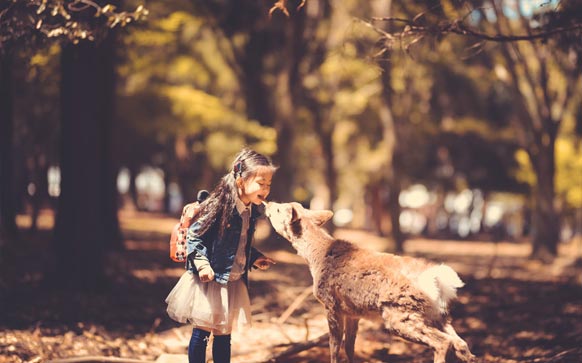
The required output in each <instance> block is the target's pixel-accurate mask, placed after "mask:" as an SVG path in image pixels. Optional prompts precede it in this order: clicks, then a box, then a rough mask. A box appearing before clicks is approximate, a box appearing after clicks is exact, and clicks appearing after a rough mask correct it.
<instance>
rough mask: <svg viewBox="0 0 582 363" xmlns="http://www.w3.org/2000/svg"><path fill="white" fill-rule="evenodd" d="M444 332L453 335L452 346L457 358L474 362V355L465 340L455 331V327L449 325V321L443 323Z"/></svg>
mask: <svg viewBox="0 0 582 363" xmlns="http://www.w3.org/2000/svg"><path fill="white" fill-rule="evenodd" d="M443 330H444V331H445V333H447V334H449V335H450V336H452V337H453V347H454V348H455V355H456V356H457V358H459V359H461V360H462V361H463V362H474V361H475V359H476V358H475V356H474V355H473V353H471V351H470V350H469V346H468V345H467V342H465V341H464V340H463V339H462V338H461V337H460V336H459V335H458V334H457V332H456V331H455V328H453V326H452V325H451V322H450V321H447V322H446V323H445V326H444V329H443Z"/></svg>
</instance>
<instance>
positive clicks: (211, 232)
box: [186, 208, 262, 284]
mask: <svg viewBox="0 0 582 363" xmlns="http://www.w3.org/2000/svg"><path fill="white" fill-rule="evenodd" d="M259 216H260V212H259V211H258V208H252V209H251V215H250V218H249V230H248V233H247V241H246V246H245V247H246V248H245V252H246V257H247V261H246V265H245V273H244V274H243V277H242V278H243V279H244V280H245V281H246V282H247V283H248V278H247V272H248V271H249V269H250V268H251V266H252V265H253V263H254V262H255V261H256V260H257V258H259V257H260V256H262V254H261V253H260V252H259V251H258V250H256V249H255V248H254V247H252V246H251V242H252V240H253V235H254V233H255V227H256V223H257V218H258V217H259ZM219 225H220V220H219V219H217V220H216V221H215V222H214V223H213V224H212V226H211V227H210V228H209V229H208V230H207V231H206V233H204V234H203V235H199V233H198V231H199V230H200V227H201V225H200V223H199V222H198V221H196V222H194V223H192V225H191V226H190V228H189V229H188V234H187V237H186V240H187V253H188V259H187V260H186V269H188V270H191V271H193V272H194V273H198V272H197V270H196V267H195V265H194V260H206V261H208V262H209V263H210V267H212V269H213V270H214V280H215V281H216V282H218V283H220V284H226V283H227V282H228V279H229V277H230V271H231V269H232V265H233V264H234V258H235V255H236V251H237V249H238V243H239V240H240V234H241V228H242V218H241V216H240V215H239V213H238V211H237V210H236V208H235V209H234V212H233V214H232V217H231V218H230V220H229V221H228V225H227V227H226V230H225V231H224V233H223V234H222V238H219V233H218V228H220V227H219Z"/></svg>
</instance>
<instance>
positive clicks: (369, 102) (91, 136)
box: [0, 0, 582, 361]
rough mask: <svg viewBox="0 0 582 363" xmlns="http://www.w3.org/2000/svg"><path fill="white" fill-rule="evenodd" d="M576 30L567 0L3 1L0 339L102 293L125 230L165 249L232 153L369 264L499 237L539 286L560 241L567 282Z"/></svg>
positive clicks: (578, 245)
mask: <svg viewBox="0 0 582 363" xmlns="http://www.w3.org/2000/svg"><path fill="white" fill-rule="evenodd" d="M581 18H582V8H581V7H580V5H579V4H578V2H576V1H525V0H523V1H520V0H511V1H510V0H505V1H501V0H499V1H447V0H442V1H428V2H427V1H411V2H410V1H409V2H401V1H390V0H375V1H356V0H346V1H333V0H307V1H305V2H304V3H303V2H300V1H296V2H293V1H279V2H274V1H251V0H244V1H232V2H224V1H185V0H172V1H153V0H151V1H147V2H143V1H124V2H119V3H108V2H99V1H98V2H90V1H65V2H60V1H31V2H25V1H17V0H13V1H8V2H5V3H4V4H2V5H1V6H0V24H1V25H2V28H1V30H0V41H1V43H0V44H1V49H0V51H1V57H2V58H1V70H0V112H1V114H0V161H1V163H0V264H1V265H0V266H1V269H2V275H1V276H0V282H1V285H0V293H1V294H2V295H1V297H2V300H1V303H2V304H3V305H5V307H6V309H3V310H4V311H5V313H3V314H7V315H5V316H4V317H3V319H2V323H0V324H2V325H4V326H3V328H4V327H6V328H7V329H9V330H10V331H12V329H15V328H16V327H21V328H23V329H25V330H26V329H28V330H31V331H37V330H34V326H35V324H37V325H36V326H37V328H38V322H39V321H45V320H43V319H40V318H39V317H38V316H37V315H35V314H32V316H29V317H27V318H23V316H22V315H20V314H18V313H16V315H14V316H12V317H10V314H11V313H10V311H20V310H18V309H16V310H10V309H14V307H15V306H18V305H19V304H20V303H19V302H20V301H21V300H23V299H30V295H28V294H30V293H31V291H32V290H34V289H37V288H40V287H41V286H42V287H43V288H45V289H48V291H50V292H51V294H52V291H68V292H69V293H70V292H73V293H75V294H79V295H78V296H84V297H87V296H93V295H91V294H94V293H95V292H99V293H103V291H109V292H110V289H111V288H112V287H111V286H112V285H111V284H112V282H111V281H112V280H115V278H112V276H114V277H115V275H116V274H123V272H121V270H122V269H123V267H122V265H123V263H124V261H123V258H121V257H119V256H123V253H124V252H123V251H127V250H128V249H129V250H131V249H132V248H131V246H134V245H132V242H131V241H132V240H133V238H134V237H135V234H136V233H137V234H138V235H140V236H142V237H143V233H145V232H146V231H147V232H148V233H146V237H147V238H146V237H144V238H145V239H146V240H148V241H154V242H155V243H166V241H165V239H167V238H166V237H165V236H164V234H163V233H160V231H159V230H158V231H157V232H156V233H153V232H152V231H149V230H148V228H149V227H152V224H153V223H154V222H152V221H153V220H156V219H159V220H163V219H164V218H168V217H169V220H172V218H174V219H176V218H177V217H178V215H179V213H180V211H181V207H182V205H183V204H184V203H186V202H188V201H192V200H193V199H194V198H195V195H196V193H197V191H198V190H200V189H208V188H212V186H213V185H215V184H216V183H217V181H218V179H219V178H220V177H221V176H222V175H224V173H226V172H228V171H229V168H230V165H229V163H230V161H231V160H232V157H233V155H234V154H235V153H236V152H237V151H238V150H240V149H241V148H242V147H244V146H249V147H251V148H254V149H256V150H257V151H259V152H261V153H264V154H267V155H269V156H271V157H272V158H273V160H274V162H275V163H276V164H277V165H278V166H279V171H278V172H277V174H276V176H275V179H274V182H273V191H272V199H273V200H278V201H291V200H294V201H299V202H302V203H303V204H305V205H307V206H311V207H312V208H315V209H322V208H326V209H332V210H334V211H335V212H336V215H335V218H334V221H333V223H332V224H330V226H329V228H330V230H331V231H332V232H334V231H335V230H336V229H337V231H338V233H340V232H342V231H345V230H346V229H350V230H353V231H365V232H366V233H367V234H368V235H376V236H379V237H386V238H385V239H383V241H385V243H384V244H383V245H380V246H379V247H378V249H380V250H383V251H396V252H398V253H405V252H409V253H410V251H411V250H410V249H408V250H407V243H408V242H407V239H408V240H410V239H411V238H416V237H422V238H424V239H427V240H434V243H439V241H442V240H447V241H451V240H452V241H458V240H466V241H469V242H468V243H472V242H475V244H474V245H473V246H482V245H479V244H477V243H476V241H482V242H485V243H492V244H494V245H496V244H497V243H499V242H501V241H503V242H509V243H512V244H516V245H519V246H521V247H524V248H525V250H526V251H527V253H526V255H527V257H528V258H529V259H530V260H529V261H541V262H542V264H540V265H535V266H536V267H535V269H534V270H536V271H537V272H542V271H546V270H544V267H543V266H552V263H554V262H555V261H556V259H557V258H560V256H562V257H563V253H562V254H561V252H560V251H561V248H562V247H567V251H568V252H567V253H566V257H567V258H568V259H569V260H568V261H570V262H572V261H573V266H576V263H577V262H576V261H577V259H579V258H580V256H581V254H582V237H581V234H582V145H581V139H580V137H581V136H582V108H581V107H580V103H581V101H582V80H581V74H582V47H581V45H580V42H579V39H580V36H581V34H580V33H581V26H580V19H581ZM130 212H131V213H134V214H131V213H130ZM135 213H138V214H135ZM127 216H134V217H127ZM135 216H140V217H139V218H138V217H135ZM152 216H153V218H152ZM124 218H126V219H124ZM127 218H129V219H127ZM132 218H133V219H132ZM128 220H131V221H132V222H127V221H128ZM128 223H129V227H128ZM152 228H153V227H152ZM154 229H155V228H154ZM159 229H161V230H162V232H163V228H159ZM140 233H142V234H140ZM267 234H268V233H267ZM264 239H265V240H266V241H269V240H272V239H273V237H272V236H271V237H268V236H266V237H264ZM280 242H281V241H278V242H272V243H273V244H276V243H280ZM443 243H444V242H443ZM138 246H139V245H138ZM143 246H145V245H142V247H143ZM411 246H415V245H414V244H411ZM443 246H444V244H443ZM137 249H140V247H137ZM485 250H486V251H488V250H487V249H486V248H485ZM39 255H40V256H42V257H40V256H39ZM115 256H117V260H116V257H115ZM161 256H162V257H164V254H163V253H162V254H161ZM157 258H161V257H160V255H158V256H157ZM156 263H159V262H156ZM30 265H33V266H30ZM473 272H474V271H473ZM468 273H470V269H469V272H468ZM568 281H569V282H568V283H573V284H574V285H573V286H575V287H574V288H575V289H578V290H575V291H579V284H580V281H579V279H578V280H576V279H575V278H574V282H571V281H570V280H568ZM576 281H577V282H576ZM568 286H569V287H571V286H570V285H568ZM527 289H529V287H528V288H527ZM527 289H526V290H527ZM41 291H45V290H41ZM45 292H46V291H45ZM8 296H11V297H10V298H8ZM33 296H34V295H33ZM58 296H60V297H61V298H62V297H63V296H67V295H58ZM54 304H59V302H58V298H55V301H54ZM8 308H10V309H8ZM45 308H46V309H47V310H51V309H55V307H54V306H52V305H51V306H50V307H45ZM80 309H81V310H80V311H79V314H82V313H83V308H80ZM23 311H28V310H26V308H24V310H23ZM577 313H580V311H579V310H578V312H577ZM23 314H24V313H23ZM4 318H5V319H4ZM69 318H70V317H69ZM49 320H50V319H49ZM56 320H57V321H58V320H59V319H58V318H57V319H56ZM61 320H63V321H64V320H67V319H65V318H62V319H61ZM70 320H71V321H77V320H79V319H77V320H75V318H70ZM81 320H83V319H81ZM158 324H159V323H158ZM65 326H67V324H65ZM47 329H48V328H47ZM7 331H8V330H7ZM3 344H4V345H0V349H2V347H9V346H10V344H9V343H6V342H4V343H3ZM6 349H8V348H6ZM559 353H560V352H558V353H557V354H559ZM6 354H8V353H6ZM27 354H28V353H27ZM13 355H14V354H12V355H10V356H13ZM36 356H38V355H36ZM36 356H35V355H34V354H32V353H31V356H30V357H31V359H33V358H34V357H36ZM20 357H21V358H22V356H20ZM23 361H26V359H23Z"/></svg>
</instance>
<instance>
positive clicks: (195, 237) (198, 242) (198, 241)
mask: <svg viewBox="0 0 582 363" xmlns="http://www.w3.org/2000/svg"><path fill="white" fill-rule="evenodd" d="M200 226H201V225H200V223H199V222H198V221H196V222H194V223H192V225H191V226H190V228H189V229H188V234H187V235H186V241H187V244H186V248H187V250H186V251H187V253H188V260H190V261H192V263H193V264H194V269H195V270H196V271H200V270H201V269H203V268H204V267H210V261H209V260H208V247H207V246H206V244H205V242H204V238H203V237H204V236H200V235H199V233H198V232H199V231H200ZM206 234H207V233H206Z"/></svg>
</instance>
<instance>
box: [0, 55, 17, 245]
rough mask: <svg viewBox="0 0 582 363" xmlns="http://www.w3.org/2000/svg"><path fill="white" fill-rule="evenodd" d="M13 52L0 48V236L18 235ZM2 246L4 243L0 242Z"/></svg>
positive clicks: (10, 236)
mask: <svg viewBox="0 0 582 363" xmlns="http://www.w3.org/2000/svg"><path fill="white" fill-rule="evenodd" d="M12 58H13V55H12V53H10V52H8V51H7V50H4V51H2V50H1V49H0V226H1V229H0V231H1V232H0V238H1V239H2V240H4V239H5V238H6V239H8V238H13V237H15V235H16V232H17V227H16V211H15V200H14V186H13V164H12V160H13V157H12V149H11V146H12V135H13V127H14V126H13V118H12V115H13V105H12V102H13V96H12V95H13V93H12ZM0 248H2V243H0Z"/></svg>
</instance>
